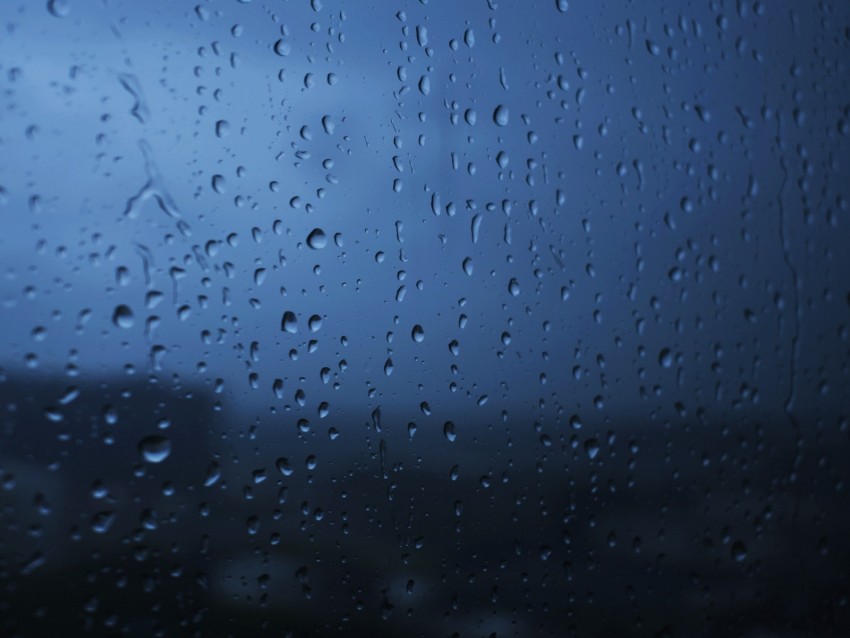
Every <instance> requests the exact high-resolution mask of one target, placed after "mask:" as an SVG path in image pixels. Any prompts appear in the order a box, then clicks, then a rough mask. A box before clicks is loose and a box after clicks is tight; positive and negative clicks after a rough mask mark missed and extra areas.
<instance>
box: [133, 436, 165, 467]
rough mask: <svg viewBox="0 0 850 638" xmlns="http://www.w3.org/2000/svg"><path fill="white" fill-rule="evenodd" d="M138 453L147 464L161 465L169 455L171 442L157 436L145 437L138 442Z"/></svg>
mask: <svg viewBox="0 0 850 638" xmlns="http://www.w3.org/2000/svg"><path fill="white" fill-rule="evenodd" d="M139 452H141V454H142V457H143V458H144V459H145V461H147V462H148V463H162V462H163V461H164V460H165V459H167V458H168V456H169V455H170V454H171V441H170V440H169V439H168V438H167V437H164V436H161V435H159V434H153V435H151V436H146V437H145V438H143V439H142V440H141V441H139Z"/></svg>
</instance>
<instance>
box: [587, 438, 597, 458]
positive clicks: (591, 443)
mask: <svg viewBox="0 0 850 638" xmlns="http://www.w3.org/2000/svg"><path fill="white" fill-rule="evenodd" d="M584 451H585V452H587V457H588V458H589V459H590V460H593V459H595V458H596V456H597V454H599V442H598V441H597V440H596V439H587V441H585V442H584Z"/></svg>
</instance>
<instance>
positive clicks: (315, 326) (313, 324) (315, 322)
mask: <svg viewBox="0 0 850 638" xmlns="http://www.w3.org/2000/svg"><path fill="white" fill-rule="evenodd" d="M307 327H308V328H309V329H310V332H318V331H319V330H320V329H321V328H322V318H321V317H320V316H319V315H313V316H311V317H310V319H308V320H307Z"/></svg>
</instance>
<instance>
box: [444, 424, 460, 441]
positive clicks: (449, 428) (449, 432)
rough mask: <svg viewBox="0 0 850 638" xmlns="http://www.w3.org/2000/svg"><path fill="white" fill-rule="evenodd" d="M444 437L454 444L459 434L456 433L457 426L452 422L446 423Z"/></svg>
mask: <svg viewBox="0 0 850 638" xmlns="http://www.w3.org/2000/svg"><path fill="white" fill-rule="evenodd" d="M443 436H445V437H446V438H447V439H448V440H449V441H450V442H453V441H454V440H455V439H456V438H457V432H455V424H454V423H452V422H451V421H446V422H445V423H444V424H443Z"/></svg>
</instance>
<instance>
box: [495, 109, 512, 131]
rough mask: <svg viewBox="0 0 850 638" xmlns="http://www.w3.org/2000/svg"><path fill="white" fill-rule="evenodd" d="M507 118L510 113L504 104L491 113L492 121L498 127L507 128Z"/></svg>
mask: <svg viewBox="0 0 850 638" xmlns="http://www.w3.org/2000/svg"><path fill="white" fill-rule="evenodd" d="M509 118H510V112H509V111H508V107H507V106H505V105H504V104H500V105H499V106H497V107H496V110H495V111H493V121H494V122H495V123H496V124H497V125H498V126H507V125H508V119H509Z"/></svg>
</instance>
